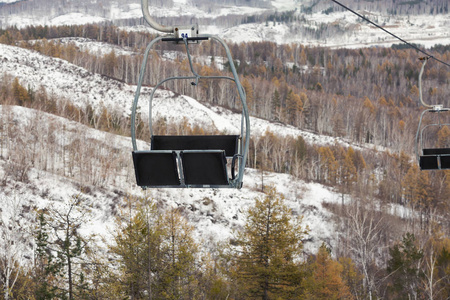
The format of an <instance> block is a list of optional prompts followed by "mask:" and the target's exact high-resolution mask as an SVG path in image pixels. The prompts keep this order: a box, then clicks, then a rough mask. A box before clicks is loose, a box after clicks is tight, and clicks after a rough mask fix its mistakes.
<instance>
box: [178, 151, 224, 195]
mask: <svg viewBox="0 0 450 300" xmlns="http://www.w3.org/2000/svg"><path fill="white" fill-rule="evenodd" d="M181 160H182V164H183V174H184V182H185V184H186V185H187V186H205V187H206V186H225V185H228V184H229V182H228V176H227V168H226V157H225V151H223V150H209V151H195V150H187V151H182V152H181Z"/></svg>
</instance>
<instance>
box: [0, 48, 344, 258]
mask: <svg viewBox="0 0 450 300" xmlns="http://www.w3.org/2000/svg"><path fill="white" fill-rule="evenodd" d="M0 61H1V62H2V63H1V65H0V72H1V73H2V74H5V73H7V74H9V75H12V76H14V77H17V78H19V81H20V83H21V84H22V85H24V86H31V87H33V88H38V87H39V85H42V86H44V87H45V89H46V90H47V91H48V92H49V93H53V94H55V95H58V96H64V97H66V98H67V99H68V100H69V101H72V102H73V103H74V104H76V105H79V106H83V105H87V104H91V105H93V106H94V107H101V106H105V107H108V108H113V107H115V109H118V110H120V111H122V113H123V114H129V108H130V106H131V102H132V100H133V98H134V91H135V87H134V86H128V85H126V84H124V83H120V82H117V81H115V80H113V79H110V78H105V77H102V76H99V75H96V74H92V73H90V72H88V71H86V70H85V69H83V68H80V67H77V66H75V65H72V64H70V63H68V62H66V61H63V60H60V59H54V58H49V57H45V56H43V55H41V54H39V53H36V52H34V51H29V50H25V49H21V48H17V47H14V46H6V45H0ZM150 90H151V89H150V88H145V89H144V91H143V96H145V95H148V93H149V92H150ZM144 98H145V97H144ZM142 103H143V104H142V105H143V106H145V100H144V99H143V100H142ZM154 111H155V115H161V116H164V117H166V118H167V119H168V120H169V121H171V120H173V121H176V120H179V119H180V116H188V117H189V122H191V123H192V124H201V125H202V126H205V127H208V128H211V127H213V126H214V127H215V128H216V129H218V130H220V131H227V132H229V133H237V132H238V131H239V130H238V128H237V126H239V125H240V121H241V116H240V114H235V113H232V112H231V111H229V110H226V109H224V108H220V107H211V108H209V107H207V106H205V105H203V104H201V103H199V102H198V101H196V100H195V99H192V98H190V97H186V96H182V95H175V94H173V93H172V92H169V91H161V92H160V93H159V94H158V95H157V98H156V101H155V104H154ZM3 112H6V110H5V108H2V107H1V106H0V116H5V115H4V114H3ZM12 113H13V123H15V124H17V126H18V127H17V128H19V131H18V134H23V135H26V132H27V128H29V126H32V125H31V124H33V123H32V122H33V120H35V119H36V118H38V119H39V122H37V124H39V125H38V126H40V127H39V131H41V132H50V131H52V134H53V135H54V136H55V137H56V138H55V141H56V142H57V143H63V144H58V146H57V147H54V149H57V150H55V151H63V150H62V149H64V147H66V146H67V145H71V143H72V141H73V140H75V139H80V138H81V139H85V142H86V143H92V141H93V140H97V141H98V143H99V145H102V144H105V145H106V146H101V147H102V148H103V147H113V148H114V152H115V156H116V159H121V161H125V162H128V163H127V167H126V168H123V170H121V173H122V174H120V178H123V180H122V179H121V180H114V181H115V182H114V181H113V182H107V183H105V186H107V187H108V188H106V189H105V188H94V187H92V190H91V191H90V192H89V193H87V194H85V195H83V196H84V197H86V199H87V200H86V205H87V206H89V207H91V208H92V209H93V210H94V211H95V213H94V214H93V218H92V220H91V223H89V224H86V229H85V230H87V231H89V230H91V231H92V232H93V233H95V232H97V233H100V234H106V235H107V234H110V232H111V231H108V230H107V228H111V227H112V226H113V217H112V215H113V213H114V212H115V211H117V209H118V208H119V207H120V205H122V204H123V203H121V201H122V199H120V197H121V196H120V195H121V194H122V193H131V194H136V195H147V196H151V197H154V198H155V199H161V200H162V202H161V203H162V204H161V205H163V206H165V207H181V208H184V211H185V212H186V216H187V217H188V218H189V220H190V221H191V222H193V224H195V227H196V234H197V235H198V237H199V239H207V240H214V241H217V240H222V239H226V238H228V237H230V236H231V235H232V231H233V230H234V229H236V228H238V227H239V226H240V225H242V222H243V221H244V215H243V214H244V212H245V211H246V209H247V207H248V206H249V205H251V204H252V203H253V202H254V199H255V198H256V197H262V196H263V194H262V193H261V192H260V191H261V180H262V174H261V173H260V172H259V171H256V170H252V169H247V171H246V174H245V178H244V188H243V189H242V190H217V189H185V190H179V189H168V190H167V189H154V190H149V191H146V192H144V191H141V190H140V188H138V187H136V185H135V183H134V174H133V167H132V161H131V155H130V153H131V149H132V147H131V141H130V138H127V137H121V136H114V135H111V134H107V133H103V132H100V131H97V130H94V129H92V128H87V127H86V126H84V125H81V124H79V123H76V122H73V121H68V120H65V119H63V118H60V117H55V116H52V115H49V114H46V113H42V112H37V111H34V110H31V109H26V108H22V107H13V109H12ZM36 115H38V116H36ZM50 124H51V125H50ZM251 124H252V135H254V136H258V135H262V134H264V132H266V130H269V131H271V132H274V133H276V134H279V135H288V134H289V135H293V136H298V135H301V136H303V137H304V138H305V140H307V141H309V142H310V143H319V144H328V143H335V140H334V139H333V138H329V137H322V136H318V135H315V134H312V133H308V132H302V131H300V130H298V129H296V128H293V127H287V126H284V125H283V124H278V123H277V124H274V123H270V122H268V121H265V120H261V119H257V118H252V119H251ZM27 126H28V127H27ZM49 126H52V127H51V128H50V127H49ZM80 132H82V134H80ZM88 140H89V141H88ZM41 142H42V143H45V140H42V141H39V142H38V143H41ZM108 145H109V146H108ZM35 147H37V148H38V149H39V148H40V147H39V144H38V145H35ZM139 147H147V146H145V143H144V142H142V143H140V144H139ZM102 148H99V149H98V151H105V150H102ZM106 151H107V150H106ZM60 155H61V154H60ZM5 164H6V162H5V161H4V160H1V159H0V178H3V176H4V174H6V173H5V169H4V168H5ZM92 165H93V167H95V166H98V165H97V164H95V163H94V164H92ZM62 167H63V166H60V168H62ZM99 172H100V173H101V172H102V170H99ZM124 172H125V173H124ZM28 178H29V182H28V183H22V182H16V181H11V180H9V181H6V182H7V185H6V186H5V187H2V189H1V190H0V198H1V197H5V196H8V197H10V196H11V195H12V194H14V193H18V194H20V195H21V196H20V198H21V199H22V200H21V201H25V203H26V204H27V206H31V207H37V208H43V207H45V206H49V205H51V206H55V205H60V204H61V203H64V202H65V201H68V199H70V197H71V196H72V195H76V194H78V193H80V183H79V182H78V181H79V178H77V176H75V178H72V177H70V176H69V177H67V176H65V177H64V176H56V175H55V174H52V173H49V172H47V171H44V170H39V169H35V168H31V169H30V171H29V176H28ZM263 178H264V184H265V185H273V186H276V189H277V190H278V191H279V192H280V193H282V194H284V195H285V197H286V199H287V204H288V205H289V206H290V207H291V208H292V210H293V212H294V213H295V214H296V215H304V217H305V219H304V221H305V224H306V225H308V226H309V227H310V228H311V236H313V237H314V242H313V243H311V244H309V245H307V248H308V247H309V248H308V249H310V250H311V251H314V249H316V248H317V247H318V246H320V244H321V242H322V241H326V242H327V243H329V244H333V241H332V240H333V234H332V232H333V231H334V229H333V223H331V221H330V220H331V215H330V213H329V212H327V211H326V210H325V209H324V208H322V202H336V201H338V198H339V195H336V194H334V193H333V192H331V191H330V190H328V189H327V188H325V187H323V186H320V185H318V184H312V183H305V182H302V181H299V180H296V179H295V178H293V177H292V176H289V175H286V174H271V173H265V174H264V176H263ZM118 181H120V183H119V182H118ZM118 191H122V192H118ZM205 199H209V200H208V201H205Z"/></svg>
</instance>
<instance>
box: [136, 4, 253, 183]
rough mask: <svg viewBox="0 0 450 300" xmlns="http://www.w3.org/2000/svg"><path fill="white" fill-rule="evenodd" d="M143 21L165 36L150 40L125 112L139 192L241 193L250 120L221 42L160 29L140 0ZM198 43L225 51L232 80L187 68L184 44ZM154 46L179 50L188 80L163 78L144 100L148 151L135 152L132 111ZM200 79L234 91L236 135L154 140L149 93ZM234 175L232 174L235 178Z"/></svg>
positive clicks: (191, 29)
mask: <svg viewBox="0 0 450 300" xmlns="http://www.w3.org/2000/svg"><path fill="white" fill-rule="evenodd" d="M141 4H142V12H143V15H144V19H145V20H146V21H147V23H148V24H149V25H150V26H151V27H153V28H154V29H156V30H158V31H161V32H166V33H168V35H165V36H160V37H157V38H155V39H154V40H152V41H151V42H150V43H149V45H148V46H147V49H146V51H145V54H144V60H143V62H142V66H141V69H140V74H139V80H138V85H137V90H136V94H135V98H134V101H133V106H132V111H131V138H132V144H133V152H132V157H133V163H134V168H135V175H136V181H137V185H138V186H141V187H142V188H144V189H145V188H151V187H159V188H202V187H203V188H206V187H210V188H238V189H239V188H241V187H242V182H243V176H244V169H245V163H246V158H247V153H248V149H249V143H250V119H249V114H248V109H247V103H246V96H245V92H244V89H243V87H242V85H241V83H240V81H239V77H238V74H237V72H236V68H235V66H234V64H233V59H232V57H231V53H230V50H229V48H228V47H227V45H226V44H225V42H224V41H223V40H222V39H220V38H219V37H217V36H214V35H199V34H198V27H197V25H189V26H172V27H169V26H163V25H160V24H158V23H156V22H155V21H154V20H153V19H152V18H151V16H150V14H149V10H148V0H142V3H141ZM203 40H215V41H217V42H219V43H220V44H221V45H222V46H223V47H224V49H225V52H226V55H227V58H228V61H229V63H230V69H231V72H232V74H233V77H227V76H201V75H199V74H198V73H197V72H196V71H195V70H194V67H193V63H192V59H191V55H190V53H189V47H188V45H190V44H196V43H199V42H200V41H203ZM158 42H174V43H177V44H183V45H184V47H185V50H186V54H187V58H188V61H189V66H190V71H191V73H192V76H175V77H169V78H166V79H163V80H161V81H160V82H158V83H157V84H156V85H155V87H154V89H153V90H152V92H151V94H150V100H149V129H150V135H151V141H150V144H151V146H150V149H149V150H138V148H137V142H136V111H137V107H138V100H139V96H140V91H141V87H142V82H143V78H144V73H145V70H146V67H147V61H148V58H149V53H150V51H151V50H152V49H153V46H154V45H155V44H156V43H158ZM200 79H210V80H218V79H222V80H230V81H232V82H234V84H235V85H236V89H237V92H238V95H239V98H240V100H241V104H242V119H241V132H240V135H205V136H192V135H190V136H162V135H154V134H153V128H152V100H153V97H154V95H155V91H156V90H157V89H158V88H159V87H160V86H161V85H162V84H164V83H165V82H168V81H170V80H191V83H192V85H194V86H195V85H197V84H198V81H199V80H200ZM236 170H237V173H236V172H235V171H236ZM235 173H236V174H235Z"/></svg>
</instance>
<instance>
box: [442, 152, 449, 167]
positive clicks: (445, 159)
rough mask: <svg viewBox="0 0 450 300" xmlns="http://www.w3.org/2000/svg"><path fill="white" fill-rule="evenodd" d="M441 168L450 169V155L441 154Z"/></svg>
mask: <svg viewBox="0 0 450 300" xmlns="http://www.w3.org/2000/svg"><path fill="white" fill-rule="evenodd" d="M441 169H450V155H443V156H441Z"/></svg>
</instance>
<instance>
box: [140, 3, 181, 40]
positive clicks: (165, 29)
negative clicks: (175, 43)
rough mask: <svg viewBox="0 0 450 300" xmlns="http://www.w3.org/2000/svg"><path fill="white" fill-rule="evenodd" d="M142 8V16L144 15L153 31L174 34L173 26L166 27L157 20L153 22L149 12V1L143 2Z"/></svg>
mask: <svg viewBox="0 0 450 300" xmlns="http://www.w3.org/2000/svg"><path fill="white" fill-rule="evenodd" d="M141 7H142V14H143V15H144V19H145V21H147V23H148V25H150V26H151V27H152V28H153V29H155V30H158V31H161V32H168V33H173V32H174V27H173V26H164V25H161V24H159V23H157V22H156V21H155V20H153V18H152V17H151V16H150V12H149V10H148V0H142V1H141Z"/></svg>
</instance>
